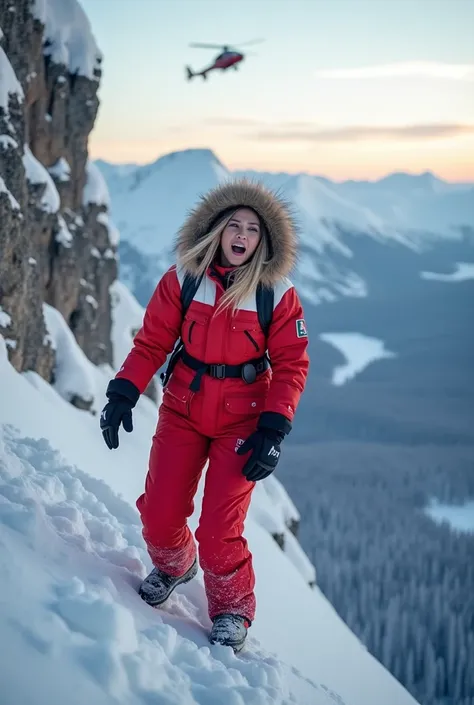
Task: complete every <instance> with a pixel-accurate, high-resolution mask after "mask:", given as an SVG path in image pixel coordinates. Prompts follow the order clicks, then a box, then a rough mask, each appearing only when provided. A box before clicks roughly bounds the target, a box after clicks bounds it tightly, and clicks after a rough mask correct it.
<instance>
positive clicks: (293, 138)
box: [250, 123, 474, 142]
mask: <svg viewBox="0 0 474 705" xmlns="http://www.w3.org/2000/svg"><path fill="white" fill-rule="evenodd" d="M465 134H468V135H469V134H474V125H457V124H449V123H447V124H432V125H394V126H380V125H376V126H370V125H356V126H347V127H335V128H327V129H312V130H293V129H288V128H282V129H276V130H259V131H257V132H254V133H253V134H252V135H251V136H250V137H251V139H254V140H264V141H269V142H272V141H274V142H354V141H361V140H365V141H367V140H394V141H397V140H425V139H426V140H428V139H447V138H449V137H457V136H458V135H465Z"/></svg>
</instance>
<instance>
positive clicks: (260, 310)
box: [256, 284, 274, 338]
mask: <svg viewBox="0 0 474 705" xmlns="http://www.w3.org/2000/svg"><path fill="white" fill-rule="evenodd" d="M256 299H257V315H258V322H259V323H260V327H261V329H262V330H263V332H264V334H265V338H268V332H269V330H270V325H271V322H272V318H273V305H274V293H273V289H272V288H268V287H263V286H262V285H261V284H259V285H258V287H257V293H256Z"/></svg>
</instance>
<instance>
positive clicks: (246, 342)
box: [229, 319, 267, 364]
mask: <svg viewBox="0 0 474 705" xmlns="http://www.w3.org/2000/svg"><path fill="white" fill-rule="evenodd" d="M230 328H231V335H230V343H229V349H230V350H229V351H230V354H231V356H232V357H233V358H234V357H235V358H236V359H235V363H236V364H238V363H239V362H242V361H244V360H249V359H251V358H255V357H261V356H262V355H264V354H265V351H266V348H267V344H266V339H265V336H264V334H263V331H262V329H261V327H260V325H259V323H258V321H254V320H245V319H244V320H242V319H240V320H235V321H232V323H231V327H230Z"/></svg>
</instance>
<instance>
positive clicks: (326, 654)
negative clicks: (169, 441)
mask: <svg viewBox="0 0 474 705" xmlns="http://www.w3.org/2000/svg"><path fill="white" fill-rule="evenodd" d="M117 288H118V290H119V292H118V293H119V294H120V286H119V287H117ZM115 293H116V294H117V292H115ZM120 299H121V301H122V302H123V309H122V310H121V311H120V312H119V313H118V314H116V316H115V323H114V325H117V323H118V321H119V320H121V321H122V322H125V321H124V319H125V313H124V311H125V310H126V307H127V306H128V307H130V302H131V301H130V299H128V301H127V297H126V296H123V291H122V296H121V297H120ZM138 312H139V308H138V307H135V313H134V315H135V320H134V321H133V322H132V323H131V324H127V325H126V331H128V332H127V333H126V335H128V334H129V332H130V330H131V329H132V328H133V327H134V326H135V324H136V321H137V318H138ZM51 314H52V312H51V311H50V312H49V316H48V317H49V320H50V321H51V320H52V318H53V316H52V315H51ZM56 318H57V316H56ZM57 327H59V326H57ZM115 336H116V337H115V339H116V340H117V339H118V337H119V336H118V332H117V331H115ZM59 349H61V348H59ZM64 350H65V351H66V352H67V347H64ZM74 355H75V357H76V361H79V360H80V356H78V355H77V353H74ZM101 375H102V380H103V384H102V388H101V389H100V390H99V391H100V392H101V393H102V396H103V391H104V389H105V385H106V379H107V378H108V375H107V374H106V371H105V370H102V371H98V372H97V379H100V378H101ZM0 381H1V389H2V403H1V405H0V525H1V530H0V536H1V538H0V570H1V573H2V581H1V585H0V634H1V637H0V650H1V653H2V659H1V660H0V682H1V684H2V705H16V703H18V702H21V703H22V704H23V705H43V703H44V704H45V705H46V704H47V705H55V704H56V703H58V704H59V703H63V702H65V701H66V700H67V702H68V703H71V705H75V704H76V703H77V704H78V705H79V703H81V705H82V703H84V702H85V700H86V699H90V701H91V702H94V703H98V704H99V703H112V702H120V703H151V702H154V703H158V704H159V705H162V704H163V705H164V704H165V703H166V704H167V705H171V703H173V704H176V705H188V704H195V703H196V704H197V703H199V704H200V705H211V704H212V705H213V704H214V703H216V704H217V703H223V702H225V703H232V704H235V705H241V704H242V705H243V703H253V704H254V705H264V704H265V705H270V704H273V703H275V704H277V703H278V704H281V705H283V703H284V704H285V705H290V703H294V704H295V705H296V704H298V705H330V704H333V703H339V705H372V704H373V705H379V703H380V701H381V698H383V702H384V703H386V705H411V704H412V703H414V702H415V701H414V700H413V699H412V698H411V696H409V695H408V694H407V693H406V691H405V690H404V689H403V688H402V687H401V686H400V685H399V684H398V683H397V682H396V681H395V680H394V679H393V677H392V676H391V675H390V674H389V673H388V672H387V671H386V670H385V669H383V668H382V666H380V664H379V663H378V662H377V661H375V660H374V659H373V658H372V657H371V656H370V655H369V654H368V653H367V651H366V650H365V648H364V647H363V646H362V645H361V643H360V642H359V641H358V640H357V639H356V638H355V636H354V635H353V634H352V633H351V632H350V630H349V629H348V628H347V627H346V626H345V625H344V623H343V622H342V621H341V620H340V618H339V617H338V616H337V615H336V613H335V611H334V610H333V609H332V607H331V606H330V605H329V603H328V602H327V600H326V599H325V598H324V597H323V596H322V594H321V593H320V591H319V590H318V588H317V587H316V588H311V587H310V586H309V585H308V583H309V582H310V581H314V579H315V574H314V568H313V567H312V566H311V564H310V563H309V561H308V560H307V558H306V556H305V555H304V554H303V552H302V550H301V548H300V546H299V544H298V542H297V541H296V539H295V538H294V537H293V536H292V534H291V532H290V531H289V529H288V524H289V523H290V521H291V520H295V519H298V514H297V512H296V510H295V508H294V506H293V504H292V502H291V500H290V499H289V497H288V495H287V494H286V492H285V491H284V489H283V487H282V486H281V485H280V483H279V482H278V480H277V479H274V478H271V479H270V478H269V479H270V481H269V482H267V481H265V482H264V483H260V484H259V485H258V487H257V491H256V492H255V493H254V497H253V500H252V504H251V508H250V512H249V518H248V520H247V523H246V530H245V531H246V537H247V539H248V541H249V544H250V546H251V550H252V552H253V555H254V561H255V570H256V576H257V600H258V617H257V619H256V621H255V623H254V625H253V626H252V628H251V635H250V639H249V643H248V646H247V648H246V651H244V652H242V654H240V655H239V656H236V655H234V654H233V652H231V651H230V649H225V648H223V647H219V646H216V647H210V645H209V644H208V641H207V631H206V630H207V629H209V620H208V617H207V611H206V600H205V594H204V590H203V585H202V575H201V573H199V575H198V578H197V579H196V580H195V581H193V582H192V583H190V584H189V585H187V586H184V587H183V588H180V589H178V590H177V592H176V594H175V595H174V596H172V598H171V599H170V600H169V602H168V603H167V605H166V606H165V607H164V608H163V609H161V610H160V611H158V610H153V609H151V608H149V607H148V606H147V605H145V604H144V603H143V602H142V601H141V600H140V598H139V597H138V595H137V593H136V588H137V586H138V584H139V581H140V579H141V578H142V577H143V576H144V575H145V574H146V572H147V571H148V570H149V569H150V563H149V559H148V556H147V554H146V552H145V549H144V544H143V541H142V537H141V525H140V522H139V518H138V513H137V511H136V509H135V505H134V502H135V499H136V497H137V496H138V495H139V494H140V493H141V491H142V488H143V483H144V476H145V471H146V465H147V459H148V452H149V447H150V442H151V437H152V434H153V431H154V427H155V423H156V419H157V409H156V407H155V406H154V405H153V403H152V402H151V401H150V400H149V399H147V398H146V397H142V398H141V399H140V401H139V403H138V405H137V407H136V411H135V423H134V426H135V428H134V431H133V433H132V434H123V437H122V442H121V445H120V448H119V450H118V451H117V452H114V453H113V454H111V453H110V451H109V450H108V449H107V448H106V446H105V444H104V443H103V441H102V437H101V434H100V430H99V426H98V419H97V416H93V415H91V414H90V413H88V412H85V411H81V410H79V409H77V408H75V407H73V406H72V405H71V404H69V403H68V402H67V401H66V400H65V399H64V398H63V397H62V396H60V394H59V393H58V392H57V391H56V390H55V389H53V387H51V386H50V385H48V384H47V383H46V382H45V381H44V380H42V379H41V378H40V377H38V375H36V374H35V373H24V374H18V373H17V372H16V371H15V370H14V369H13V368H12V367H11V365H10V364H9V362H8V360H7V355H6V346H5V341H4V340H3V338H2V337H1V336H0ZM60 391H61V390H60ZM99 401H102V400H99V399H97V403H99ZM201 492H202V483H201V485H200V489H199V492H198V498H197V502H196V510H195V513H194V515H193V517H192V519H191V526H192V528H193V529H195V528H196V525H197V519H198V516H199V510H200V502H201ZM271 533H281V534H283V536H284V541H285V550H284V551H282V550H281V549H280V548H279V546H278V545H277V543H276V541H275V540H274V538H272V536H271ZM25 672H26V673H28V678H25Z"/></svg>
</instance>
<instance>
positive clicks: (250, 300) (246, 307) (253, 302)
mask: <svg viewBox="0 0 474 705" xmlns="http://www.w3.org/2000/svg"><path fill="white" fill-rule="evenodd" d="M239 310H240V311H253V312H254V313H256V312H257V297H256V295H255V293H254V294H250V295H249V296H247V298H246V299H244V301H242V303H241V304H240V306H239Z"/></svg>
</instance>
